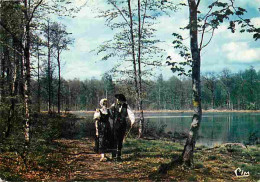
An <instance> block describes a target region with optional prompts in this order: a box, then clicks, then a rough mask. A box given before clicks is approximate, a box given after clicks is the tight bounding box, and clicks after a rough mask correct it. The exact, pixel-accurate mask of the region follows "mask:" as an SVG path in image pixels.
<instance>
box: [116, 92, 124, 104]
mask: <svg viewBox="0 0 260 182" xmlns="http://www.w3.org/2000/svg"><path fill="white" fill-rule="evenodd" d="M115 98H117V99H118V100H120V101H123V102H125V101H126V98H125V96H124V95H123V94H116V95H115Z"/></svg>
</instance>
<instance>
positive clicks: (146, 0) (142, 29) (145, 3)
mask: <svg viewBox="0 0 260 182" xmlns="http://www.w3.org/2000/svg"><path fill="white" fill-rule="evenodd" d="M146 8H147V0H146V1H145V7H144V15H143V22H142V28H141V35H142V32H143V29H144V23H145V22H144V20H145V17H146Z"/></svg>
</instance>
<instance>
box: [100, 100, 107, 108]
mask: <svg viewBox="0 0 260 182" xmlns="http://www.w3.org/2000/svg"><path fill="white" fill-rule="evenodd" d="M104 101H107V99H101V100H100V102H99V104H100V106H101V107H103V105H104Z"/></svg>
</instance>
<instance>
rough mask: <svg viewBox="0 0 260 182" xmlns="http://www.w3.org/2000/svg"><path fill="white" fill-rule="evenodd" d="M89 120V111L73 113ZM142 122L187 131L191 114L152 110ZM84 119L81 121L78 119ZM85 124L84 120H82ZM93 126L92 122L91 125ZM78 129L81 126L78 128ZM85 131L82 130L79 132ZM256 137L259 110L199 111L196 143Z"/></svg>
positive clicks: (259, 133) (259, 135)
mask: <svg viewBox="0 0 260 182" xmlns="http://www.w3.org/2000/svg"><path fill="white" fill-rule="evenodd" d="M74 114H76V115H78V116H81V117H84V118H88V119H89V120H92V118H93V114H86V113H84V112H79V113H74ZM144 117H145V122H146V124H147V123H152V125H153V127H154V126H155V127H157V128H159V129H160V128H162V127H161V126H163V125H166V127H165V128H164V132H166V133H167V132H171V133H173V134H174V132H177V133H188V132H189V129H190V124H191V119H192V113H172V112H168V113H167V112H161V113H160V112H157V113H156V112H153V113H144ZM82 122H84V120H83V121H82ZM84 123H85V122H84ZM93 126H94V125H93ZM80 128H81V129H79V130H82V128H84V127H82V126H81V127H80ZM81 132H82V134H85V131H81ZM250 138H251V140H252V141H255V140H256V139H257V138H258V141H259V138H260V113H203V118H202V122H201V126H200V130H199V138H198V140H197V143H198V144H202V145H206V146H210V147H212V146H214V145H216V144H222V143H227V142H239V143H245V144H248V143H250V142H252V141H250Z"/></svg>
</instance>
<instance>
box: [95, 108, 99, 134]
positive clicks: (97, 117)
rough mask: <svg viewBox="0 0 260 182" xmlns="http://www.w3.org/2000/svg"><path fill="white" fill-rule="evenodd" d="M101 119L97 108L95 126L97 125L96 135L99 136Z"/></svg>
mask: <svg viewBox="0 0 260 182" xmlns="http://www.w3.org/2000/svg"><path fill="white" fill-rule="evenodd" d="M99 119H100V111H99V110H98V109H97V110H96V112H95V113H94V120H95V127H96V135H97V136H98V121H99Z"/></svg>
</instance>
